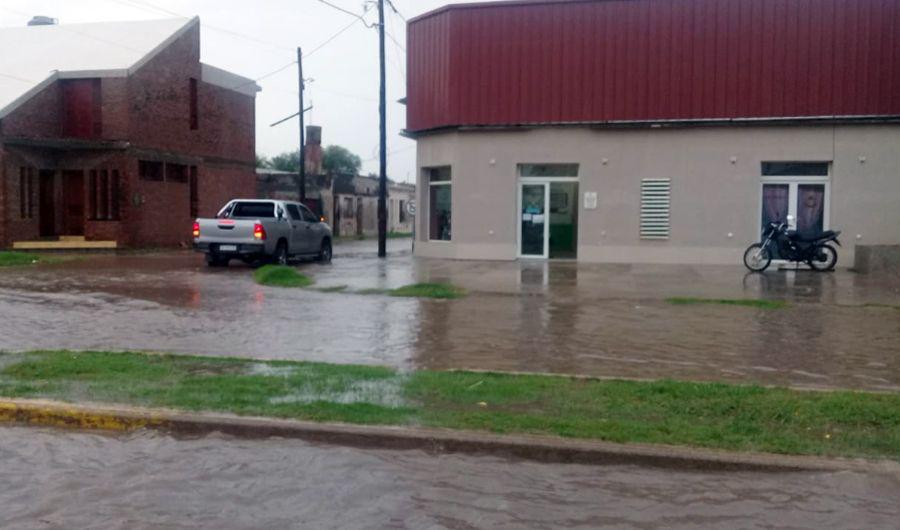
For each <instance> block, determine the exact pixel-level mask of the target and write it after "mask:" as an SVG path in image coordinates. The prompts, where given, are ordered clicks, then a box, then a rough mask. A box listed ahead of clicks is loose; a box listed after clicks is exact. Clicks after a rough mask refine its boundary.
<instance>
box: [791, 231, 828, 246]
mask: <svg viewBox="0 0 900 530" xmlns="http://www.w3.org/2000/svg"><path fill="white" fill-rule="evenodd" d="M836 235H837V233H836V232H835V231H834V230H825V231H824V232H819V233H818V234H812V235H803V234H800V233H798V232H797V231H796V230H791V231H790V232H788V236H789V237H790V238H791V239H793V240H794V241H802V242H804V243H810V242H812V241H819V240H820V239H828V238H831V237H834V236H836Z"/></svg>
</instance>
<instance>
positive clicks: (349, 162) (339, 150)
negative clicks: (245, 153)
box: [257, 145, 362, 175]
mask: <svg viewBox="0 0 900 530" xmlns="http://www.w3.org/2000/svg"><path fill="white" fill-rule="evenodd" d="M263 158H265V157H263ZM266 163H267V164H268V165H266V166H259V156H257V166H258V167H266V168H269V169H277V170H279V171H290V172H292V173H296V172H297V168H298V167H299V164H300V150H299V149H297V150H295V151H285V152H284V153H281V154H279V155H275V156H273V157H272V158H269V159H267V160H266ZM307 167H309V166H307ZM361 168H362V159H361V158H359V156H357V155H355V154H353V153H352V152H350V150H349V149H347V148H346V147H341V146H339V145H329V146H328V147H326V148H325V150H324V151H323V152H322V170H323V171H324V172H325V173H328V174H334V173H340V174H344V175H346V174H350V175H358V174H359V170H360V169H361Z"/></svg>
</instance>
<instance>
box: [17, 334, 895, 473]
mask: <svg viewBox="0 0 900 530" xmlns="http://www.w3.org/2000/svg"><path fill="white" fill-rule="evenodd" d="M0 366H2V367H3V369H2V370H0V396H6V397H23V398H49V399H57V400H62V401H68V402H78V401H92V402H103V403H111V404H121V405H137V406H148V407H156V406H158V407H170V408H176V409H182V410H186V411H215V412H230V413H236V414H243V415H259V416H269V417H279V418H294V419H303V420H313V421H337V422H346V423H355V424H381V425H410V426H419V425H421V426H430V427H442V428H453V429H470V430H480V431H489V432H495V433H533V434H549V435H557V436H565V437H573V438H585V439H598V440H609V441H614V442H634V443H638V442H639V443H661V444H671V445H686V446H699V447H709V448H719V449H728V450H737V451H765V452H773V453H783V454H811V455H828V456H863V457H881V458H890V459H894V460H900V394H873V393H864V392H849V391H841V392H803V391H795V390H789V389H778V388H764V387H759V386H741V385H728V384H718V383H693V382H680V381H657V382H636V381H597V380H583V379H573V378H567V377H556V376H540V375H514V374H497V373H473V372H456V371H454V372H441V371H428V370H423V371H418V372H412V373H400V372H397V371H395V370H393V369H390V368H383V367H371V366H354V365H332V364H320V363H303V362H286V361H271V362H261V361H254V360H246V359H227V358H211V357H188V356H172V355H152V354H141V353H115V352H79V353H76V352H69V351H40V352H30V353H25V354H22V353H16V354H11V353H7V354H2V353H0Z"/></svg>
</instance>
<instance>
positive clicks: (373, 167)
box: [0, 0, 465, 181]
mask: <svg viewBox="0 0 900 530" xmlns="http://www.w3.org/2000/svg"><path fill="white" fill-rule="evenodd" d="M330 2H331V3H333V4H336V5H338V6H340V7H343V8H345V9H347V10H348V11H352V12H355V13H359V14H363V12H364V9H365V7H364V3H363V2H362V0H330ZM447 3H465V2H464V1H460V0H456V1H455V2H448V1H446V0H394V5H395V6H396V7H397V10H398V11H400V14H401V15H402V16H403V17H405V18H407V19H409V18H412V17H414V16H416V15H419V14H422V13H425V12H426V11H430V10H432V9H435V8H438V7H441V6H442V5H445V4H447ZM370 5H371V3H370ZM386 11H387V14H386V27H387V30H388V32H389V34H390V35H392V36H393V37H394V38H395V39H396V40H397V41H398V42H397V43H394V42H392V40H391V39H390V38H388V39H387V43H386V50H387V59H388V60H387V82H388V93H387V99H388V139H387V146H388V153H389V156H388V175H389V176H390V177H391V178H394V179H396V180H401V181H402V180H414V174H415V149H414V142H412V141H411V140H408V139H405V138H402V137H401V136H399V132H400V131H401V130H402V129H403V127H404V124H405V121H406V116H405V112H404V110H405V109H404V107H403V105H400V104H398V103H396V101H397V100H398V99H400V98H401V97H403V96H404V95H406V54H405V52H404V51H403V50H404V49H405V47H406V29H405V23H404V21H403V19H402V18H401V17H399V16H397V15H394V14H393V13H392V12H391V11H390V9H387V8H386ZM175 14H177V15H181V16H186V17H191V16H194V15H199V16H200V22H201V27H202V30H201V59H202V60H203V62H205V63H208V64H211V65H214V66H218V67H220V68H225V69H226V70H230V71H232V72H234V73H237V74H240V75H243V76H246V77H250V78H254V79H255V78H259V77H261V76H263V75H265V74H268V73H270V72H273V71H275V70H277V69H279V68H281V67H284V66H286V65H288V64H290V63H291V62H292V61H294V60H295V59H296V55H297V52H296V48H297V46H301V47H302V48H303V49H304V52H305V53H307V54H309V56H308V57H307V58H305V59H304V62H303V69H304V76H305V77H307V78H313V79H314V81H313V82H311V83H308V84H307V102H311V103H312V104H313V106H314V107H315V108H314V110H313V111H312V112H311V114H308V123H309V122H311V123H312V124H314V125H320V126H322V127H323V131H322V137H323V138H322V142H323V144H325V145H329V144H339V145H343V146H345V147H347V148H349V149H350V150H351V151H353V152H355V153H356V154H358V155H359V156H360V157H361V158H362V159H363V160H364V162H363V171H364V172H369V171H371V172H377V171H378V38H377V33H376V30H375V29H368V28H366V27H365V26H364V25H363V23H362V22H359V21H357V23H355V24H354V23H353V22H354V18H353V17H351V16H350V15H347V14H344V13H341V12H339V11H337V10H335V9H333V8H331V7H328V6H327V5H324V4H322V3H321V2H319V1H318V0H253V1H248V0H179V1H176V0H0V27H7V26H23V25H25V23H26V22H27V21H28V19H29V18H30V15H46V16H50V17H54V18H57V19H59V22H60V24H74V23H82V22H101V21H116V20H146V19H158V18H172V16H173V15H175ZM366 20H368V21H372V22H374V21H376V20H377V11H376V9H375V8H374V7H370V8H369V10H368V14H367V15H366ZM351 24H352V26H351V27H350V28H349V29H347V30H346V31H344V32H343V33H341V34H340V35H339V36H337V37H336V38H334V40H332V41H331V42H329V43H328V44H325V45H324V46H323V47H322V48H321V49H319V50H318V51H315V52H313V50H314V49H315V48H317V47H319V46H320V45H322V44H323V43H324V42H325V41H327V40H328V39H330V38H331V37H333V36H334V35H335V34H336V33H338V32H339V31H341V30H342V29H344V28H346V27H347V26H348V25H351ZM2 53H7V51H6V50H4V51H3V52H2ZM7 73H11V74H13V75H14V74H15V72H7ZM259 84H260V86H262V89H263V91H262V92H261V93H260V94H258V95H257V99H256V124H257V129H256V131H257V133H256V150H257V152H258V153H261V154H264V155H268V156H271V155H275V154H278V153H280V152H283V151H287V150H291V149H296V146H297V143H298V127H297V122H296V120H292V121H290V122H286V123H284V124H282V125H278V126H276V127H269V124H271V123H273V122H275V121H277V120H279V119H281V118H283V117H285V116H288V115H290V114H293V113H294V112H296V111H297V106H298V101H297V67H296V65H292V66H290V67H288V68H286V69H284V70H283V71H281V72H279V73H277V74H274V75H272V76H270V77H267V78H265V79H262V80H260V81H259ZM308 104H309V103H307V105H308Z"/></svg>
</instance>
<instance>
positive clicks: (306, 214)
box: [300, 204, 319, 223]
mask: <svg viewBox="0 0 900 530" xmlns="http://www.w3.org/2000/svg"><path fill="white" fill-rule="evenodd" d="M300 210H301V211H302V212H303V220H304V221H306V222H307V223H318V222H319V218H318V217H317V216H316V214H314V213H312V212H311V211H309V208H307V207H306V206H303V205H302V204H301V205H300Z"/></svg>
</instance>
